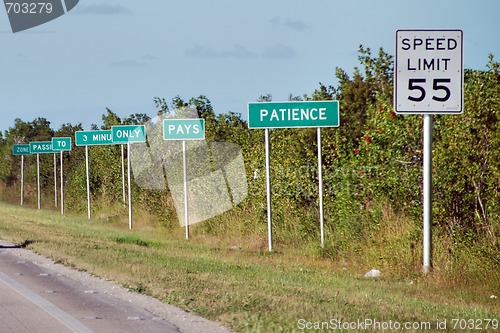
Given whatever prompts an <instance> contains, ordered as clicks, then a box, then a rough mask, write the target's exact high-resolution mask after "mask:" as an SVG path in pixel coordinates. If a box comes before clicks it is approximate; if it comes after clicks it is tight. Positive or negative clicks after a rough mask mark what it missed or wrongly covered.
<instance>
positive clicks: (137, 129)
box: [111, 125, 146, 144]
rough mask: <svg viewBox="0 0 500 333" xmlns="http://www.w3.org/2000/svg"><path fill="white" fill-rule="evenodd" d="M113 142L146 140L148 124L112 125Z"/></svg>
mask: <svg viewBox="0 0 500 333" xmlns="http://www.w3.org/2000/svg"><path fill="white" fill-rule="evenodd" d="M111 132H112V134H113V142H114V143H116V144H122V143H128V142H146V126H144V125H124V126H123V125H122V126H113V127H111Z"/></svg>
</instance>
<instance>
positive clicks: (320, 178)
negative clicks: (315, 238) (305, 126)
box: [317, 127, 325, 248]
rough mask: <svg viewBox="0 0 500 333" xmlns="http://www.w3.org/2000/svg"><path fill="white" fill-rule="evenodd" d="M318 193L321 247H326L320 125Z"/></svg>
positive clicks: (319, 133)
mask: <svg viewBox="0 0 500 333" xmlns="http://www.w3.org/2000/svg"><path fill="white" fill-rule="evenodd" d="M317 132H318V195H319V229H320V239H321V248H324V247H325V230H324V216H323V162H322V158H321V128H320V127H318V129H317Z"/></svg>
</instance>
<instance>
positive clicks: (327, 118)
mask: <svg viewBox="0 0 500 333" xmlns="http://www.w3.org/2000/svg"><path fill="white" fill-rule="evenodd" d="M339 124H340V122H339V102H338V101H288V102H264V103H262V102H259V103H248V127H249V128H255V129H258V128H263V129H264V130H265V131H264V133H265V145H266V197H267V230H268V231H267V234H268V245H269V251H272V249H273V243H272V214H271V176H270V174H271V170H270V169H271V167H270V157H269V153H270V143H269V129H270V128H307V127H316V128H317V138H318V195H319V225H320V241H321V248H323V247H324V246H325V236H324V226H323V222H324V221H323V220H324V217H323V173H322V159H321V127H338V126H339Z"/></svg>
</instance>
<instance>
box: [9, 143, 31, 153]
mask: <svg viewBox="0 0 500 333" xmlns="http://www.w3.org/2000/svg"><path fill="white" fill-rule="evenodd" d="M12 154H14V155H31V153H30V145H28V144H23V145H13V146H12Z"/></svg>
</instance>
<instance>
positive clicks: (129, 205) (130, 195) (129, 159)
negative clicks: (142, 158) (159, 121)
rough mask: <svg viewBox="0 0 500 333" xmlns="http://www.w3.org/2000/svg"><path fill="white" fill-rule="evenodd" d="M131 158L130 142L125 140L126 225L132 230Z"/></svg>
mask: <svg viewBox="0 0 500 333" xmlns="http://www.w3.org/2000/svg"><path fill="white" fill-rule="evenodd" d="M131 159H132V154H131V151H130V142H127V180H128V227H129V229H131V230H132V186H131V184H132V181H131V179H130V174H131V168H130V165H131Z"/></svg>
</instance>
